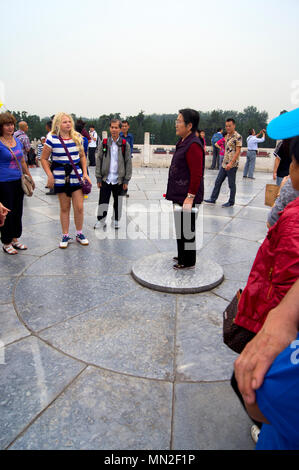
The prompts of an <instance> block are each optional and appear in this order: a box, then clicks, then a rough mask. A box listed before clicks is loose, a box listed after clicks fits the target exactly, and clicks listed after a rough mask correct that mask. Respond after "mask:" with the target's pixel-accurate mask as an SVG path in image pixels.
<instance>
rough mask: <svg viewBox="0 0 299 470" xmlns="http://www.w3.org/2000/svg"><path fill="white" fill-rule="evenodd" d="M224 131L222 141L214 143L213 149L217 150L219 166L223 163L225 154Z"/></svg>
mask: <svg viewBox="0 0 299 470" xmlns="http://www.w3.org/2000/svg"><path fill="white" fill-rule="evenodd" d="M226 134H227V132H226V131H223V137H222V139H220V140H218V142H216V143H215V147H217V148H218V149H219V166H221V165H222V162H223V157H224V154H225V143H226Z"/></svg>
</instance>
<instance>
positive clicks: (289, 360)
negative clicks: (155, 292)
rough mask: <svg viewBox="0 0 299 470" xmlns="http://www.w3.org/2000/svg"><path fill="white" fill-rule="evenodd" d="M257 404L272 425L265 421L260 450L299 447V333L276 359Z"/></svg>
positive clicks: (261, 389)
mask: <svg viewBox="0 0 299 470" xmlns="http://www.w3.org/2000/svg"><path fill="white" fill-rule="evenodd" d="M256 396H257V403H258V406H259V408H260V410H261V412H262V413H263V415H264V416H265V417H266V418H267V420H268V421H269V423H271V424H263V426H262V429H261V432H260V435H259V439H258V443H257V445H256V449H257V450H299V334H298V336H297V340H296V341H293V342H292V344H291V345H290V346H289V347H288V348H286V349H285V350H284V351H283V352H282V353H281V354H279V356H277V358H276V359H275V361H274V362H273V364H272V366H271V368H270V369H269V371H268V373H267V374H266V377H265V380H264V383H263V385H262V386H261V388H260V389H259V390H257V395H256Z"/></svg>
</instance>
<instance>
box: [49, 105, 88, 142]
mask: <svg viewBox="0 0 299 470" xmlns="http://www.w3.org/2000/svg"><path fill="white" fill-rule="evenodd" d="M64 116H66V117H67V118H69V119H70V121H71V123H72V128H71V130H70V138H71V139H73V141H74V142H75V144H76V145H77V147H78V149H79V151H80V150H81V149H82V142H83V138H82V135H81V134H79V132H77V131H76V130H75V123H74V120H73V118H72V116H71V115H70V114H67V113H58V114H56V115H55V116H54V119H53V122H52V129H51V134H52V135H60V126H61V121H62V118H63V117H64Z"/></svg>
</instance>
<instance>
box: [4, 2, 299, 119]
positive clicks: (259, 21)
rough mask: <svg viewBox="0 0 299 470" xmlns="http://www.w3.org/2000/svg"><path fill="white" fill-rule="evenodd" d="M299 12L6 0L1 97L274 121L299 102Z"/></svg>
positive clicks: (8, 101)
mask: <svg viewBox="0 0 299 470" xmlns="http://www.w3.org/2000/svg"><path fill="white" fill-rule="evenodd" d="M298 18H299V1H298V0H284V1H283V2H282V1H281V0H239V1H237V0H221V1H220V0H209V1H208V0H206V1H203V0H185V1H183V0H146V1H144V0H110V1H108V0H84V1H82V0H51V2H41V1H40V0H39V1H36V0H27V1H25V0H14V1H13V2H8V1H7V0H6V1H3V0H0V19H1V27H0V101H3V102H4V104H5V106H6V107H7V108H8V109H10V110H14V111H17V110H18V111H27V112H28V113H29V114H37V115H39V116H41V117H45V116H50V115H52V114H55V113H57V112H60V111H64V112H66V113H75V114H76V115H77V116H84V117H88V118H95V117H98V116H99V115H102V114H110V113H117V112H119V113H121V115H122V117H127V116H130V115H136V114H138V113H139V112H140V111H141V110H143V111H144V112H145V114H152V113H157V114H162V113H177V112H178V110H179V109H180V108H186V107H191V108H194V109H197V110H201V111H212V110H213V109H225V110H236V111H242V110H243V109H244V108H245V107H247V106H256V107H257V108H258V110H259V111H267V112H268V114H269V118H270V119H272V118H273V117H275V116H276V115H278V114H279V112H280V111H281V110H282V109H287V110H291V109H294V108H297V107H298V106H299V60H298V57H299V54H298V53H299V50H298V49H299V28H298V26H297V24H298ZM2 109H3V108H2Z"/></svg>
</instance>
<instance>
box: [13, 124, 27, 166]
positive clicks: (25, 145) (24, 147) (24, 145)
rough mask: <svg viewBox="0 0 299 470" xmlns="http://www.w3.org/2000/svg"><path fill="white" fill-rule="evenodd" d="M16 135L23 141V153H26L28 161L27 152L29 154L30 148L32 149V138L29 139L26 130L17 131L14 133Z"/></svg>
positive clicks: (25, 156)
mask: <svg viewBox="0 0 299 470" xmlns="http://www.w3.org/2000/svg"><path fill="white" fill-rule="evenodd" d="M14 137H15V138H16V139H19V141H20V142H21V144H22V147H23V155H24V158H25V160H26V162H27V154H28V152H29V150H30V149H31V144H30V140H29V137H28V135H27V134H25V132H23V131H16V132H15V133H14Z"/></svg>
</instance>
